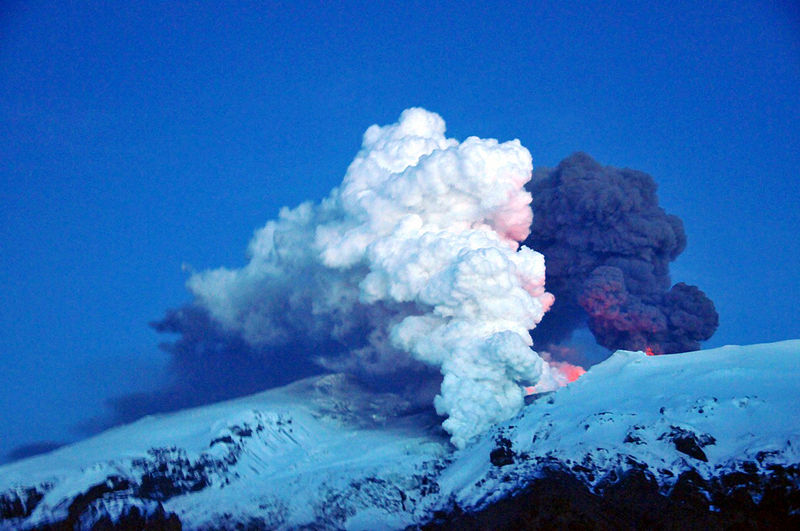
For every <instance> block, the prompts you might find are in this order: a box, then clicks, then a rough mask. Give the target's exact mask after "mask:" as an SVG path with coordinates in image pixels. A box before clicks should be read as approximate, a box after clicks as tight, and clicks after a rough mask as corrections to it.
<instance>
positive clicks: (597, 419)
mask: <svg viewBox="0 0 800 531" xmlns="http://www.w3.org/2000/svg"><path fill="white" fill-rule="evenodd" d="M799 384H800V340H794V341H785V342H781V343H774V344H764V345H752V346H746V347H738V346H729V347H723V348H718V349H713V350H706V351H700V352H692V353H686V354H679V355H670V356H646V355H645V354H644V353H641V352H626V351H619V352H617V353H615V354H614V355H613V356H612V357H611V358H609V359H608V360H606V361H605V362H603V363H601V364H599V365H596V366H595V367H593V368H592V369H591V370H589V371H588V372H587V373H586V374H585V375H584V376H583V377H581V378H580V379H579V380H578V381H576V382H574V383H573V384H570V385H569V386H567V387H565V388H562V389H560V390H559V391H557V392H554V393H550V394H543V395H538V396H536V397H534V399H533V400H532V401H531V403H530V404H529V405H527V406H526V407H525V408H524V410H523V411H522V412H520V414H519V415H518V416H517V417H516V418H513V419H511V420H510V421H508V422H506V423H503V424H501V425H497V426H495V427H493V428H492V429H491V430H490V431H489V432H487V433H484V434H483V435H481V436H479V437H477V438H476V439H474V440H473V441H471V443H470V444H469V445H467V447H466V448H465V449H463V450H459V451H457V450H455V449H454V448H453V447H452V446H451V445H450V443H449V442H448V437H447V434H446V433H444V432H443V431H442V430H441V428H440V422H441V419H440V418H437V417H436V416H435V414H433V413H432V412H429V411H419V410H414V409H413V408H412V407H411V405H410V404H409V403H408V402H406V401H404V400H403V399H401V398H399V397H398V396H397V395H394V394H392V393H388V392H387V393H384V394H375V393H374V392H369V391H367V390H365V389H363V388H362V387H361V386H359V385H358V384H357V383H356V382H354V381H352V380H351V379H349V378H347V377H345V376H342V375H328V376H322V377H316V378H310V379H306V380H302V381H299V382H296V383H294V384H291V385H289V386H286V387H283V388H280V389H273V390H269V391H266V392H263V393H260V394H257V395H253V396H249V397H246V398H241V399H236V400H232V401H228V402H224V403H221V404H216V405H213V406H208V407H203V408H197V409H192V410H187V411H181V412H178V413H173V414H168V415H159V416H154V417H147V418H144V419H142V420H140V421H138V422H135V423H133V424H130V425H127V426H123V427H119V428H115V429H112V430H109V431H107V432H105V433H103V434H100V435H98V436H96V437H94V438H92V439H89V440H86V441H83V442H80V443H77V444H73V445H71V446H68V447H64V448H61V449H59V450H56V451H54V452H52V453H49V454H47V455H42V456H37V457H33V458H30V459H26V460H23V461H19V462H16V463H11V464H8V465H5V466H3V467H1V468H0V529H31V528H47V527H53V528H65V529H72V528H78V529H83V528H92V527H95V528H104V527H106V528H107V527H113V526H114V525H117V526H122V527H125V526H127V527H131V526H133V527H135V526H139V527H144V526H148V527H160V528H180V527H183V528H188V529H198V528H237V527H238V528H248V527H249V528H288V529H292V528H314V529H338V528H345V529H402V528H405V527H409V526H410V527H416V526H423V527H430V528H460V529H461V528H470V527H472V528H491V527H495V528H508V527H515V528H524V527H526V526H528V525H530V526H539V527H541V526H542V525H543V524H548V523H549V526H550V527H557V526H559V525H562V524H569V523H578V524H588V525H593V526H595V527H621V526H628V527H641V526H645V525H648V526H655V527H659V526H663V525H664V523H665V522H667V521H670V519H672V521H673V523H675V525H677V520H676V519H677V518H678V515H680V517H681V519H682V520H681V522H682V523H683V524H685V525H688V524H691V523H696V524H697V525H715V524H720V523H721V522H737V523H738V524H740V525H743V526H745V527H757V526H758V525H759V523H760V524H763V525H784V524H786V525H789V524H796V523H798V521H800V466H799V465H800V385H799ZM762 518H766V519H767V520H761V519H762ZM770 518H771V520H770ZM544 526H545V527H548V525H544Z"/></svg>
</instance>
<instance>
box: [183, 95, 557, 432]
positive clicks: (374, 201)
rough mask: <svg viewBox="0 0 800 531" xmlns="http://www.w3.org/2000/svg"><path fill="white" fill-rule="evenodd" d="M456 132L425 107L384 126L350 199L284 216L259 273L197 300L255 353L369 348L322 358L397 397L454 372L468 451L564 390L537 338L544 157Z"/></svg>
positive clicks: (238, 275) (363, 154)
mask: <svg viewBox="0 0 800 531" xmlns="http://www.w3.org/2000/svg"><path fill="white" fill-rule="evenodd" d="M444 133H445V124H444V121H443V120H442V118H441V117H440V116H438V115H437V114H434V113H431V112H428V111H425V110H424V109H419V108H413V109H408V110H406V111H404V112H403V113H402V114H401V116H400V121H399V122H398V123H396V124H393V125H389V126H385V127H379V126H377V125H373V126H372V127H370V128H369V129H367V131H366V133H365V134H364V139H363V144H362V148H361V150H360V151H359V153H358V155H357V156H356V158H355V160H354V161H353V162H352V164H351V165H350V167H349V168H348V170H347V174H346V176H345V178H344V181H343V182H342V185H341V187H339V188H337V189H334V190H333V191H332V192H331V193H330V195H329V196H328V197H327V198H326V199H324V200H323V201H322V202H321V203H320V204H311V203H304V204H302V205H300V206H299V207H297V208H295V209H292V210H290V209H286V208H284V209H283V210H281V213H280V216H279V219H278V220H277V221H270V222H269V223H267V225H266V226H265V227H264V228H262V229H260V230H259V231H257V232H256V234H255V236H254V238H253V240H252V241H251V243H250V247H249V254H250V262H249V263H248V264H247V265H246V266H245V267H244V268H242V269H237V270H228V269H218V270H214V271H207V272H203V273H198V274H194V275H192V276H191V278H190V280H189V288H190V290H191V291H192V292H193V293H194V295H195V296H196V298H197V301H198V303H200V304H201V305H203V306H205V307H206V308H207V309H208V310H209V311H210V313H211V315H212V316H213V317H214V318H215V319H217V320H218V321H220V322H221V323H222V324H223V325H225V326H226V327H228V328H230V329H232V330H236V331H239V332H240V333H242V335H243V336H244V337H245V339H246V340H247V341H248V342H251V343H252V344H254V345H265V344H271V345H280V344H282V343H288V342H291V341H292V336H293V335H296V334H303V335H304V336H307V337H311V338H314V339H315V340H319V341H324V340H333V341H337V342H339V343H340V344H342V345H350V344H352V345H358V347H357V348H353V349H351V352H350V353H349V354H348V355H346V356H344V357H339V358H336V359H329V358H327V357H326V356H324V355H322V356H318V358H319V361H320V363H322V364H323V365H325V366H327V367H330V368H335V369H344V370H351V371H355V372H362V373H367V374H372V375H385V378H386V379H387V383H388V386H391V383H390V379H391V375H392V373H397V372H400V373H402V371H403V370H405V368H407V367H410V366H413V365H414V364H418V363H419V362H424V363H425V364H428V365H431V366H434V367H438V368H439V369H440V370H441V373H442V375H443V376H444V378H443V381H442V384H441V389H440V393H439V395H438V396H437V397H436V399H435V406H436V410H437V412H438V413H439V414H441V415H445V416H447V417H448V418H447V420H445V422H444V428H445V429H446V430H447V431H448V432H449V433H450V434H451V435H452V442H453V443H454V444H455V445H456V446H458V447H463V446H464V445H465V444H466V442H467V441H468V440H469V439H470V438H471V437H472V436H474V435H476V434H478V433H480V432H482V431H483V430H485V429H486V428H488V427H489V426H490V425H491V424H492V423H495V422H498V421H500V420H504V419H507V418H509V417H511V416H513V415H514V414H515V413H516V412H517V411H518V410H519V409H520V408H521V407H522V405H523V404H524V390H523V388H522V384H525V385H534V384H536V383H537V382H542V380H549V379H552V376H551V374H550V371H549V368H548V365H547V363H545V362H544V361H543V360H542V359H541V358H540V357H539V356H538V355H537V354H536V353H535V352H533V350H531V348H530V347H531V345H532V342H531V338H530V335H529V333H528V330H529V329H532V328H533V327H534V326H536V324H537V323H538V322H539V321H540V320H541V318H542V316H543V315H544V312H545V311H547V309H548V308H549V306H550V304H551V303H552V300H553V298H552V296H551V295H550V294H549V293H546V292H545V289H544V278H545V275H544V273H545V270H544V258H543V257H542V255H541V254H539V253H537V252H534V251H532V250H531V249H528V248H527V247H522V248H520V247H519V244H518V242H519V241H521V240H523V239H525V237H526V236H527V235H528V231H529V227H530V224H531V220H532V213H531V209H530V202H531V197H530V194H528V193H527V192H526V191H525V190H524V188H523V185H524V184H525V183H526V182H527V181H528V180H529V179H530V176H531V170H532V166H531V157H530V154H529V153H528V151H527V150H526V149H525V148H524V147H522V146H521V145H520V143H519V141H517V140H514V141H511V142H505V143H498V142H497V141H496V140H492V139H488V140H485V139H479V138H476V137H470V138H468V139H466V140H465V141H464V142H462V143H458V142H457V141H456V140H454V139H448V138H446V137H445V136H444ZM356 337H357V338H360V339H359V340H355V339H354V338H356Z"/></svg>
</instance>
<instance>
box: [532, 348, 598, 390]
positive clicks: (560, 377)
mask: <svg viewBox="0 0 800 531" xmlns="http://www.w3.org/2000/svg"><path fill="white" fill-rule="evenodd" d="M542 358H543V359H544V360H545V361H546V362H547V363H548V365H550V369H551V370H552V371H553V375H554V377H555V380H556V383H557V384H558V386H559V387H564V386H565V385H567V384H569V383H572V382H574V381H575V380H577V379H578V378H580V377H581V376H583V375H584V374H585V373H586V369H584V368H583V367H581V366H580V365H573V364H572V363H569V362H568V361H554V360H552V359H551V357H550V354H549V353H548V352H542ZM552 390H553V389H544V388H541V385H534V386H528V387H526V388H525V394H526V395H532V394H536V393H541V392H544V391H552Z"/></svg>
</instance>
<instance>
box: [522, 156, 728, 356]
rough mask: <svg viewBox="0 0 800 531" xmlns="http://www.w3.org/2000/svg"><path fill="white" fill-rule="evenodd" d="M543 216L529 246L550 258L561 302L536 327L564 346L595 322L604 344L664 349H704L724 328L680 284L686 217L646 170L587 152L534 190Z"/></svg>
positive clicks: (550, 278)
mask: <svg viewBox="0 0 800 531" xmlns="http://www.w3.org/2000/svg"><path fill="white" fill-rule="evenodd" d="M527 188H528V190H529V191H530V192H531V194H532V196H533V203H532V206H533V210H534V212H536V217H535V218H534V220H533V225H532V226H531V234H530V236H529V237H528V238H527V239H526V240H525V242H524V244H525V245H527V246H530V247H532V248H535V249H537V250H538V251H540V252H541V253H543V254H544V255H545V257H546V258H547V287H548V290H549V291H550V292H552V293H553V294H554V295H555V297H556V301H555V304H554V305H553V308H552V310H551V311H550V313H549V314H548V316H547V318H546V319H545V320H544V321H543V322H542V323H541V325H540V326H539V327H538V328H537V329H536V330H534V331H533V336H534V339H535V340H536V342H537V344H538V345H542V344H558V343H559V342H560V341H562V340H564V339H565V338H566V337H567V336H568V335H569V334H570V333H571V332H572V331H573V330H575V329H576V328H578V327H580V326H583V325H584V324H585V323H586V322H587V319H588V325H589V328H590V330H591V331H592V333H593V334H594V336H595V339H596V340H597V342H598V344H600V345H602V346H604V347H606V348H609V349H612V350H613V349H628V350H644V349H645V348H647V347H650V348H651V349H653V351H655V352H656V353H673V352H685V351H689V350H697V349H699V348H700V343H699V342H700V341H704V340H706V339H708V338H710V337H711V335H712V334H713V333H714V331H715V330H716V329H717V326H718V324H719V317H718V315H717V312H716V310H715V309H714V304H713V303H712V302H711V300H710V299H708V297H706V295H705V294H704V293H703V292H702V291H700V290H699V289H698V288H697V287H695V286H688V285H686V284H684V283H678V284H676V285H674V286H672V287H670V283H671V282H670V276H669V262H671V261H673V260H675V258H677V256H678V255H679V254H680V253H681V252H682V251H683V249H684V248H685V246H686V235H685V233H684V230H683V223H682V222H681V220H680V219H679V218H677V217H676V216H673V215H669V214H667V213H666V212H664V210H663V209H662V208H661V207H659V206H658V198H657V197H656V184H655V182H654V181H653V179H652V177H650V176H649V175H647V174H646V173H643V172H640V171H635V170H630V169H619V168H614V167H611V166H605V167H604V166H601V165H600V164H598V163H597V162H596V161H594V160H593V159H592V158H591V157H589V156H588V155H586V154H584V153H576V154H574V155H572V156H571V157H568V158H567V159H565V160H563V161H562V162H561V163H560V164H559V165H558V167H557V168H556V169H554V170H552V171H547V170H543V171H537V172H536V174H535V176H534V179H533V181H531V182H530V183H529V184H528V186H527Z"/></svg>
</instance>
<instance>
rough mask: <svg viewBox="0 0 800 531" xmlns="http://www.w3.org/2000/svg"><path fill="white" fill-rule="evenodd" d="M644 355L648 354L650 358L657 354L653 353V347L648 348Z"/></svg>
mask: <svg viewBox="0 0 800 531" xmlns="http://www.w3.org/2000/svg"><path fill="white" fill-rule="evenodd" d="M644 353H645V354H647V355H648V356H655V355H656V353H655V352H653V347H646V348H645V349H644Z"/></svg>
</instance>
